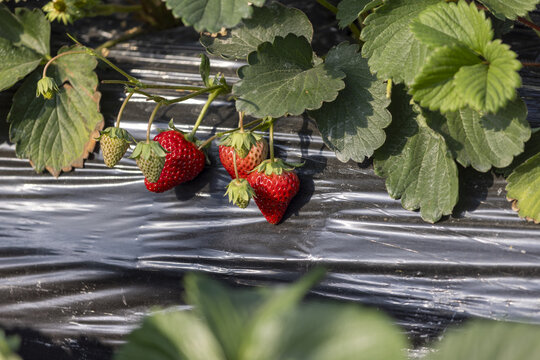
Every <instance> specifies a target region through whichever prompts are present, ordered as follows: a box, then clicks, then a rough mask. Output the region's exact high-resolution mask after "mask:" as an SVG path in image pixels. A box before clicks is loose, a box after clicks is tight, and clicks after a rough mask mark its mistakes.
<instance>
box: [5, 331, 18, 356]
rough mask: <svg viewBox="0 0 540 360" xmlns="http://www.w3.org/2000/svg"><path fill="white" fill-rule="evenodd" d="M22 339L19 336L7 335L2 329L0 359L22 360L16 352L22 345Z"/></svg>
mask: <svg viewBox="0 0 540 360" xmlns="http://www.w3.org/2000/svg"><path fill="white" fill-rule="evenodd" d="M20 344H21V339H20V338H19V337H17V336H10V337H6V336H5V334H4V331H3V330H0V360H21V358H20V357H19V356H18V355H17V354H15V351H17V350H18V349H19V347H20Z"/></svg>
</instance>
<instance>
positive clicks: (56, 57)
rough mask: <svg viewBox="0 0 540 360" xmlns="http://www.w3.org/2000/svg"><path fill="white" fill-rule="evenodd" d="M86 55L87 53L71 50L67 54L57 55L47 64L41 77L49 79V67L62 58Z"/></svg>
mask: <svg viewBox="0 0 540 360" xmlns="http://www.w3.org/2000/svg"><path fill="white" fill-rule="evenodd" d="M85 53H86V51H84V50H71V51H66V52H63V53H60V54H58V55H56V56H55V57H53V58H52V59H50V60H49V61H47V64H45V67H44V68H43V75H42V76H41V77H47V69H48V68H49V65H51V64H52V63H53V62H54V61H55V60H56V59H58V58H61V57H62V56H66V55H75V54H85Z"/></svg>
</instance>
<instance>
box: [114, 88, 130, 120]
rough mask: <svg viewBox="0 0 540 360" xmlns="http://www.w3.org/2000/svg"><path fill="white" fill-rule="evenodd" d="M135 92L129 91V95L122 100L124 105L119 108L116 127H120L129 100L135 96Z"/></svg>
mask: <svg viewBox="0 0 540 360" xmlns="http://www.w3.org/2000/svg"><path fill="white" fill-rule="evenodd" d="M133 94H134V93H132V92H131V93H129V94H128V96H126V98H125V99H124V101H123V102H122V106H120V110H118V116H117V117H116V125H115V127H120V119H121V118H122V114H123V113H124V109H125V108H126V105H127V103H128V101H129V99H131V97H132V96H133Z"/></svg>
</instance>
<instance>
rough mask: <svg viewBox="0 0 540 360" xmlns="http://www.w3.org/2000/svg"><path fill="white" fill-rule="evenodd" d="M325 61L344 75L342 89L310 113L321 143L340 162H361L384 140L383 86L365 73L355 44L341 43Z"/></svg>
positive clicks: (386, 119)
mask: <svg viewBox="0 0 540 360" xmlns="http://www.w3.org/2000/svg"><path fill="white" fill-rule="evenodd" d="M325 62H326V64H327V65H328V66H330V67H333V68H335V69H336V70H340V71H343V72H344V73H345V75H346V78H345V80H344V81H345V89H343V90H341V91H340V92H339V94H338V97H337V99H336V100H335V101H333V102H331V103H324V104H323V106H322V107H321V108H320V109H319V110H315V111H311V112H310V116H311V117H313V118H314V119H315V120H316V121H317V125H318V127H319V130H320V131H321V135H322V137H323V140H324V142H325V144H326V145H327V146H328V147H329V148H330V149H332V150H334V151H335V152H336V155H337V157H338V159H339V160H340V161H343V162H347V161H349V160H350V159H352V160H354V161H357V162H362V161H364V159H365V158H366V157H369V156H371V155H373V151H374V150H375V149H378V148H379V147H381V146H382V144H383V143H384V141H385V139H386V136H385V133H384V130H383V129H384V128H385V127H387V126H388V125H389V124H390V122H391V116H390V113H389V112H388V110H387V109H386V108H387V106H388V105H389V104H390V99H387V98H386V85H385V84H384V83H383V82H382V81H381V80H378V79H377V78H376V77H375V76H374V75H372V74H371V73H370V72H369V67H368V64H367V61H366V60H365V59H364V58H362V57H361V56H360V54H359V53H358V45H349V44H347V43H342V44H340V45H338V46H337V47H334V48H333V49H331V50H330V51H329V52H328V55H327V56H326V60H325Z"/></svg>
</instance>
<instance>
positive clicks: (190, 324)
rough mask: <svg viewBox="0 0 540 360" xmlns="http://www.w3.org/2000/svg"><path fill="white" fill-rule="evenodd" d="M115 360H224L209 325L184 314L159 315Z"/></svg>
mask: <svg viewBox="0 0 540 360" xmlns="http://www.w3.org/2000/svg"><path fill="white" fill-rule="evenodd" d="M114 359H115V360H148V359H152V360H171V359H179V360H180V359H185V360H188V359H189V360H225V359H226V358H225V356H224V355H223V352H222V350H221V348H220V346H219V343H218V342H217V340H216V338H215V337H214V335H213V334H212V332H211V331H210V329H209V328H208V326H206V324H205V323H204V322H203V321H201V320H200V319H198V318H197V317H196V316H194V315H193V314H190V313H187V312H184V311H167V312H162V313H157V314H155V315H152V316H149V317H147V318H146V319H144V321H143V323H142V326H141V327H140V328H139V329H137V330H135V331H133V332H132V333H131V334H129V335H128V337H127V344H126V345H124V346H123V347H122V348H121V349H120V350H119V352H118V354H116V356H115V358H114Z"/></svg>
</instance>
